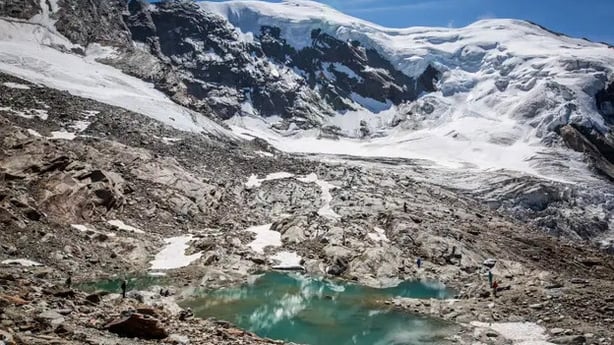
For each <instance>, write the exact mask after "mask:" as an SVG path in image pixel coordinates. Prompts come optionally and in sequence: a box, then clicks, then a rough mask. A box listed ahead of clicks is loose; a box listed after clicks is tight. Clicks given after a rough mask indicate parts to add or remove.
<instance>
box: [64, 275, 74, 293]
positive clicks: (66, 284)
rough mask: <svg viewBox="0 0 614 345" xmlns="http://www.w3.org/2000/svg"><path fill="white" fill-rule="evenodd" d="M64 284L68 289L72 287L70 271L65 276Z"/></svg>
mask: <svg viewBox="0 0 614 345" xmlns="http://www.w3.org/2000/svg"><path fill="white" fill-rule="evenodd" d="M64 286H66V287H67V288H68V289H70V288H71V287H72V274H71V273H68V278H66V281H65V282H64Z"/></svg>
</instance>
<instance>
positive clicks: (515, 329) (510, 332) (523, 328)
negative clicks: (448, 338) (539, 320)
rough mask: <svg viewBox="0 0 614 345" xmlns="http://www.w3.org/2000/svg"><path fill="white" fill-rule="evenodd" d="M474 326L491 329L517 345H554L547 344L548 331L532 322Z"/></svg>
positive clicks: (477, 324)
mask: <svg viewBox="0 0 614 345" xmlns="http://www.w3.org/2000/svg"><path fill="white" fill-rule="evenodd" d="M471 325H472V326H475V327H480V328H490V329H492V330H493V331H495V332H497V333H499V334H501V336H502V337H504V338H505V339H508V340H511V341H512V342H514V344H515V345H554V344H552V343H549V342H547V341H546V340H547V336H546V334H545V333H546V329H545V328H544V327H542V326H540V325H538V324H536V323H532V322H498V323H486V322H477V321H474V322H471Z"/></svg>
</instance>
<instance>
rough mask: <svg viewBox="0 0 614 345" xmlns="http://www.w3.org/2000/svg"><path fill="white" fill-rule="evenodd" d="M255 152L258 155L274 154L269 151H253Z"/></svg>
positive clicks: (269, 155)
mask: <svg viewBox="0 0 614 345" xmlns="http://www.w3.org/2000/svg"><path fill="white" fill-rule="evenodd" d="M254 153H255V154H257V155H258V156H260V157H275V155H274V154H272V153H270V152H266V151H254Z"/></svg>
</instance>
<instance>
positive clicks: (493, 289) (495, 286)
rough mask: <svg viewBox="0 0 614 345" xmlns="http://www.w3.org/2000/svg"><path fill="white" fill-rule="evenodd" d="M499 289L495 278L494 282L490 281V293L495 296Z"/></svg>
mask: <svg viewBox="0 0 614 345" xmlns="http://www.w3.org/2000/svg"><path fill="white" fill-rule="evenodd" d="M498 289H499V283H498V282H497V281H496V280H495V282H494V283H492V294H493V296H494V297H495V298H497V290H498Z"/></svg>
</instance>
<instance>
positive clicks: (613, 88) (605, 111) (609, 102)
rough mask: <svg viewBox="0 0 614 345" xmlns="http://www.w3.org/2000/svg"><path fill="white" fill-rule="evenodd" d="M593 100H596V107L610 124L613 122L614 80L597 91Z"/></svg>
mask: <svg viewBox="0 0 614 345" xmlns="http://www.w3.org/2000/svg"><path fill="white" fill-rule="evenodd" d="M595 100H596V102H597V109H599V111H600V112H601V114H602V115H603V116H604V117H605V119H606V120H607V121H608V122H610V124H614V82H612V83H610V84H609V85H608V86H607V87H606V88H604V89H603V90H600V91H599V92H597V95H595Z"/></svg>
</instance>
